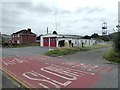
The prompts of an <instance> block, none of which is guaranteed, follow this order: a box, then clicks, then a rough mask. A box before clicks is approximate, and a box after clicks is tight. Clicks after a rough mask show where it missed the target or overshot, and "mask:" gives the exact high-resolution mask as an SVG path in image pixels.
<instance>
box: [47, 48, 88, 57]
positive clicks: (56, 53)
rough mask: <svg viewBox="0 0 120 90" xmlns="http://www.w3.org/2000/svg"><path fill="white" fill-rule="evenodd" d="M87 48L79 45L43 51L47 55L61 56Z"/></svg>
mask: <svg viewBox="0 0 120 90" xmlns="http://www.w3.org/2000/svg"><path fill="white" fill-rule="evenodd" d="M86 50H87V49H85V48H81V47H72V48H57V49H55V50H50V51H48V52H46V53H45V55H48V56H62V55H67V54H73V53H75V52H79V51H86Z"/></svg>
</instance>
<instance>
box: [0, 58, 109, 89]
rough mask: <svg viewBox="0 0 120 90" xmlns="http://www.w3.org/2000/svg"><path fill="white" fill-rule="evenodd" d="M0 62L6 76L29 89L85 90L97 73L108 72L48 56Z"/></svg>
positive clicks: (96, 77)
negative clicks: (70, 89)
mask: <svg viewBox="0 0 120 90" xmlns="http://www.w3.org/2000/svg"><path fill="white" fill-rule="evenodd" d="M0 61H1V63H2V69H3V70H4V71H5V72H8V73H11V74H12V77H13V78H14V77H15V78H17V79H18V80H19V82H21V83H23V84H24V85H28V87H30V88H88V87H90V86H91V85H93V84H94V83H97V81H99V80H100V76H99V75H98V73H97V71H99V73H100V71H101V72H102V71H106V72H107V69H108V72H110V69H109V68H107V69H106V68H102V67H100V66H97V65H91V64H85V63H80V62H72V61H71V62H68V61H65V60H62V59H58V58H53V57H47V56H23V57H22V56H21V57H3V58H1V60H0ZM101 69H102V70H101ZM11 74H10V75H11Z"/></svg>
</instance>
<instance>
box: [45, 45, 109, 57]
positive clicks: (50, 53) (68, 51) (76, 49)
mask: <svg viewBox="0 0 120 90" xmlns="http://www.w3.org/2000/svg"><path fill="white" fill-rule="evenodd" d="M110 46H111V45H110V44H107V45H106V44H105V45H93V46H85V47H84V48H81V47H68V48H57V49H55V50H50V51H48V52H46V53H45V54H44V55H48V56H62V55H68V54H73V53H76V52H80V51H88V50H93V49H99V48H105V47H110Z"/></svg>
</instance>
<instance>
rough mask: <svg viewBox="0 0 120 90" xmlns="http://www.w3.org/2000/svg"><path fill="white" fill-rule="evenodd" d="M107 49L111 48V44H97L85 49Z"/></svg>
mask: <svg viewBox="0 0 120 90" xmlns="http://www.w3.org/2000/svg"><path fill="white" fill-rule="evenodd" d="M107 47H111V44H100V45H98V44H95V45H92V46H86V47H85V48H86V49H88V50H92V49H100V48H107Z"/></svg>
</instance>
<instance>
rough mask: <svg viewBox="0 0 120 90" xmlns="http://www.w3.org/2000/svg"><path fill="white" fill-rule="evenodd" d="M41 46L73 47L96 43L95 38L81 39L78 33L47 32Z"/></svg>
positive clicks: (42, 37)
mask: <svg viewBox="0 0 120 90" xmlns="http://www.w3.org/2000/svg"><path fill="white" fill-rule="evenodd" d="M40 41H41V43H40V46H45V47H73V46H82V43H83V45H84V46H91V45H94V44H96V40H94V39H81V37H80V36H77V35H60V34H45V35H43V36H41V40H40Z"/></svg>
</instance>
